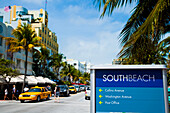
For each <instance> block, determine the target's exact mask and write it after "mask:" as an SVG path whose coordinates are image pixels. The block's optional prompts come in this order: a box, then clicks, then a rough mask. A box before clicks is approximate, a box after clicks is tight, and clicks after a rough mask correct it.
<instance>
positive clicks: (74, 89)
mask: <svg viewBox="0 0 170 113" xmlns="http://www.w3.org/2000/svg"><path fill="white" fill-rule="evenodd" d="M69 93H77V90H76V88H75V87H74V86H69Z"/></svg>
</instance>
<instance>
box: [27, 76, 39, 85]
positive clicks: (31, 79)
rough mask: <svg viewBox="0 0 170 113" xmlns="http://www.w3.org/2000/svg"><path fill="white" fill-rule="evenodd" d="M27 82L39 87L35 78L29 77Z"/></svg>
mask: <svg viewBox="0 0 170 113" xmlns="http://www.w3.org/2000/svg"><path fill="white" fill-rule="evenodd" d="M26 81H27V82H28V84H29V85H37V83H38V81H37V79H36V78H35V76H27V77H26Z"/></svg>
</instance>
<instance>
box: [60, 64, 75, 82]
mask: <svg viewBox="0 0 170 113" xmlns="http://www.w3.org/2000/svg"><path fill="white" fill-rule="evenodd" d="M76 71H77V70H76V69H75V67H74V66H72V65H70V64H67V65H65V66H64V67H63V68H62V69H61V72H60V75H61V77H62V78H63V77H66V76H67V77H69V82H71V77H72V78H73V80H74V77H75V76H76V73H77V72H76Z"/></svg>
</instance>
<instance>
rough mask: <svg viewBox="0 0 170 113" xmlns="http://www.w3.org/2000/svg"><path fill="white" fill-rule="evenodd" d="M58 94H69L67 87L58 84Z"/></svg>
mask: <svg viewBox="0 0 170 113" xmlns="http://www.w3.org/2000/svg"><path fill="white" fill-rule="evenodd" d="M58 88H59V90H60V95H63V96H69V88H68V86H67V85H58Z"/></svg>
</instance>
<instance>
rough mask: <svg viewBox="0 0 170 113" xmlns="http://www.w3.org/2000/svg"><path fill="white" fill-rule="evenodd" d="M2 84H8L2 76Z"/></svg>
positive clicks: (0, 80) (0, 81) (0, 78)
mask: <svg viewBox="0 0 170 113" xmlns="http://www.w3.org/2000/svg"><path fill="white" fill-rule="evenodd" d="M0 84H6V81H5V79H4V78H3V77H2V76H0Z"/></svg>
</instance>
